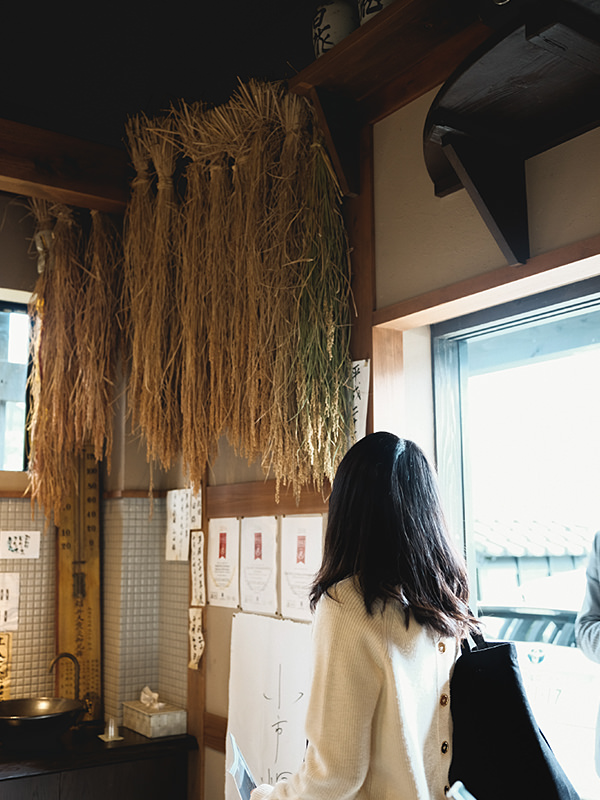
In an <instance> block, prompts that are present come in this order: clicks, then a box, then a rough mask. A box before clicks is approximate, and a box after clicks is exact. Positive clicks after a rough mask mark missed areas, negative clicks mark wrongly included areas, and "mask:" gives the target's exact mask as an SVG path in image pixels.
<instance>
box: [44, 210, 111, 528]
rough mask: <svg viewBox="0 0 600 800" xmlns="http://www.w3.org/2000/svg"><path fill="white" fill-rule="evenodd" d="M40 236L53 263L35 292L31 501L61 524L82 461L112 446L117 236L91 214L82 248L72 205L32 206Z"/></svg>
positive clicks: (98, 456)
mask: <svg viewBox="0 0 600 800" xmlns="http://www.w3.org/2000/svg"><path fill="white" fill-rule="evenodd" d="M30 207H31V211H32V214H33V216H34V218H35V220H36V227H37V230H38V231H40V230H44V231H52V245H51V258H49V259H47V261H46V264H45V267H44V270H43V272H42V274H41V275H40V277H39V279H38V282H37V284H36V287H35V291H34V295H33V298H32V302H31V304H30V309H29V311H30V315H31V317H32V319H33V322H34V335H33V341H32V361H33V368H32V373H31V376H30V390H31V393H32V411H31V414H30V418H29V420H28V429H29V434H30V441H31V458H30V463H29V485H30V490H31V495H32V500H33V501H37V502H38V503H39V505H40V506H41V507H42V508H43V509H44V511H45V512H46V515H47V516H49V515H50V513H51V512H53V513H54V518H55V522H57V523H58V522H59V521H60V516H61V513H62V509H63V507H64V504H65V502H66V500H67V498H68V497H69V496H70V495H71V494H72V493H74V492H75V491H76V485H77V470H76V463H77V461H76V457H77V456H78V455H79V454H80V453H81V452H82V451H83V447H84V445H85V444H86V443H87V442H89V441H91V442H92V444H93V447H94V454H95V457H96V459H97V460H100V459H101V458H102V457H103V456H104V455H106V456H107V459H108V463H109V465H110V453H111V446H112V430H113V418H112V404H113V399H114V398H113V392H114V373H115V369H116V362H117V357H116V354H117V342H118V328H117V327H116V326H115V324H114V319H115V314H116V300H117V296H118V287H117V286H116V284H115V276H116V275H117V274H118V270H117V264H118V255H117V253H118V242H119V238H118V237H117V234H116V232H115V230H114V227H113V226H112V223H111V222H110V221H109V219H108V218H107V217H105V216H104V215H102V214H99V213H97V212H92V218H91V226H90V233H89V236H88V238H87V244H84V240H85V237H84V233H83V230H82V227H81V224H80V220H79V219H78V218H77V217H76V215H75V213H74V211H73V210H72V209H70V208H68V207H67V206H64V205H58V204H54V205H53V204H50V203H47V202H46V201H42V200H31V201H30Z"/></svg>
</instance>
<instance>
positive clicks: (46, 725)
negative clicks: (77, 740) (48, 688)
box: [0, 697, 85, 746]
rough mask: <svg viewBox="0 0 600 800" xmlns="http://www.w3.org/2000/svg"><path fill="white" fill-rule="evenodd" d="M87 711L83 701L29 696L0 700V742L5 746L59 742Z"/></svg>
mask: <svg viewBox="0 0 600 800" xmlns="http://www.w3.org/2000/svg"><path fill="white" fill-rule="evenodd" d="M84 713H85V704H84V703H83V702H82V701H81V700H68V699H66V698H64V697H28V698H22V699H17V700H0V741H1V742H2V743H3V744H5V745H9V746H10V745H12V744H19V745H23V744H28V743H32V744H33V743H35V744H36V745H39V744H40V743H43V742H44V741H47V742H48V743H49V744H52V743H55V742H56V741H57V739H58V737H59V736H61V735H62V734H63V733H65V731H67V730H68V729H69V728H71V727H73V726H74V725H77V724H78V722H80V720H81V718H82V717H83V715H84Z"/></svg>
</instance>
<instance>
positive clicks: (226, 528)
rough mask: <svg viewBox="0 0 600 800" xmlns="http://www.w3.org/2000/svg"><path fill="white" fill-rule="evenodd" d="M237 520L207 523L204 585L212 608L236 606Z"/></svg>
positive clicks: (221, 519)
mask: <svg viewBox="0 0 600 800" xmlns="http://www.w3.org/2000/svg"><path fill="white" fill-rule="evenodd" d="M239 557H240V521H239V519H237V518H234V517H227V518H225V517H223V518H220V519H210V520H209V521H208V551H207V558H206V561H207V576H206V586H207V594H208V602H209V603H210V604H211V605H213V606H226V607H227V608H237V607H238V605H239V569H238V567H239Z"/></svg>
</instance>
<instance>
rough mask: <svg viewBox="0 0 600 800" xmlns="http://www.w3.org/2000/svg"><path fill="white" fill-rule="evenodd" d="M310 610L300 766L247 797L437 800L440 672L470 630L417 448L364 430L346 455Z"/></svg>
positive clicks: (443, 693)
mask: <svg viewBox="0 0 600 800" xmlns="http://www.w3.org/2000/svg"><path fill="white" fill-rule="evenodd" d="M311 604H312V607H313V609H314V610H315V619H314V623H313V650H314V658H313V678H312V688H311V697H310V702H309V707H308V712H307V719H306V734H307V738H308V746H307V749H306V755H305V760H304V763H303V764H302V766H301V767H300V769H299V770H298V772H296V773H295V774H294V775H292V776H291V778H290V779H289V780H288V781H286V782H280V783H277V784H276V785H275V786H274V787H271V786H266V785H262V786H259V787H258V788H257V789H255V790H254V792H253V793H252V800H263V798H269V800H283V799H284V798H285V799H286V800H351V799H352V800H443V798H444V797H445V791H446V789H447V788H448V770H449V767H450V760H451V757H452V747H451V742H452V723H451V717H450V675H451V672H452V668H453V665H454V662H455V660H456V658H457V655H458V652H459V649H460V640H461V638H462V637H463V636H465V635H466V633H467V632H468V631H469V629H470V628H471V627H472V626H473V625H474V624H475V620H474V619H473V618H472V616H471V614H470V612H469V608H468V585H467V574H466V568H465V565H464V561H463V559H462V557H461V556H460V555H458V553H457V552H456V550H455V548H454V546H453V544H452V541H451V539H450V537H449V535H448V531H447V528H446V524H445V521H444V516H443V513H442V510H441V506H440V500H439V495H438V489H437V481H436V478H435V474H434V472H433V471H432V469H431V467H430V465H429V463H428V461H427V459H426V457H425V455H424V454H423V452H422V451H421V450H420V449H419V447H417V445H416V444H414V443H413V442H411V441H408V440H405V439H399V438H398V437H397V436H394V435H393V434H391V433H374V434H371V435H369V436H366V437H365V438H364V439H361V440H360V441H358V442H357V443H356V444H355V445H354V446H353V447H352V448H351V449H350V450H349V451H348V453H347V454H346V455H345V457H344V458H343V460H342V462H341V464H340V466H339V469H338V471H337V474H336V477H335V480H334V483H333V489H332V493H331V498H330V500H329V516H328V522H327V530H326V533H325V545H324V554H323V561H322V564H321V568H320V570H319V572H318V574H317V576H316V578H315V582H314V584H313V587H312V593H311Z"/></svg>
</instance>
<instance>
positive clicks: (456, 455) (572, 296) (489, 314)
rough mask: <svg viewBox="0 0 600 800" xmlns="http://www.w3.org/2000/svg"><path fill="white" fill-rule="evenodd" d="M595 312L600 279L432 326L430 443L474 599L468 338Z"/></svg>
mask: <svg viewBox="0 0 600 800" xmlns="http://www.w3.org/2000/svg"><path fill="white" fill-rule="evenodd" d="M593 308H600V276H596V277H592V278H588V279H586V280H583V281H579V282H577V283H572V284H569V285H567V286H561V287H559V288H557V289H551V290H549V291H546V292H542V293H539V294H534V295H528V296H526V297H524V298H520V299H518V300H513V301H511V302H508V303H502V304H500V305H497V306H492V307H490V308H488V309H485V310H483V311H477V312H474V313H471V314H466V315H464V316H461V317H456V318H454V319H450V320H445V321H443V322H440V323H436V324H434V325H432V326H431V353H432V385H433V409H434V419H433V424H434V443H435V453H436V463H437V468H438V475H439V484H440V491H441V494H442V498H443V502H444V508H445V512H446V515H447V518H448V523H449V527H450V529H451V530H452V532H453V534H454V535H455V537H457V539H458V541H460V542H461V544H462V547H463V551H464V554H465V557H466V561H467V569H468V572H469V583H470V586H471V593H472V596H473V597H477V591H476V587H477V560H476V555H475V537H474V535H473V519H472V514H471V508H472V504H471V502H470V497H469V491H470V485H471V482H470V479H469V475H468V469H469V465H468V461H467V459H466V458H465V454H464V452H463V442H464V436H463V422H462V418H463V410H464V409H465V407H466V403H467V399H466V398H467V393H466V381H467V367H466V364H467V359H466V348H467V342H468V339H470V338H474V337H475V336H480V335H482V334H484V333H487V332H492V331H496V332H501V331H503V330H507V329H509V328H511V327H518V326H524V325H526V324H528V323H529V324H530V323H532V322H534V321H541V320H542V319H546V318H550V317H558V316H560V315H565V314H569V315H570V314H575V313H577V312H585V311H586V310H592V309H593Z"/></svg>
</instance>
